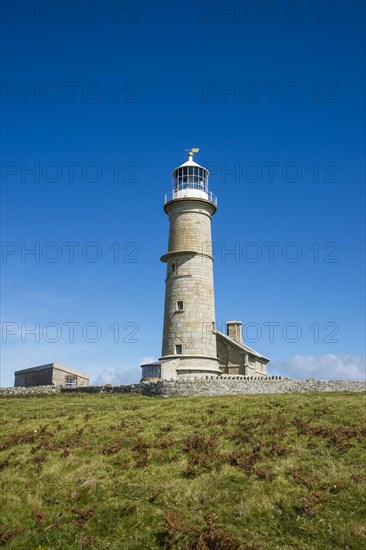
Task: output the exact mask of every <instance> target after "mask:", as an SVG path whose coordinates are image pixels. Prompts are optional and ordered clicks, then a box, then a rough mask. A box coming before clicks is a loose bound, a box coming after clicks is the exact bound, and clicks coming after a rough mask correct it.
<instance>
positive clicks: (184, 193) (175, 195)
mask: <svg viewBox="0 0 366 550" xmlns="http://www.w3.org/2000/svg"><path fill="white" fill-rule="evenodd" d="M182 198H199V199H205V200H207V201H210V202H213V203H214V204H215V205H216V206H217V197H216V195H214V194H213V193H212V191H209V192H206V191H202V190H198V189H191V188H186V189H179V190H178V191H171V192H170V193H167V194H166V195H165V197H164V204H165V203H167V202H169V201H171V200H173V199H182Z"/></svg>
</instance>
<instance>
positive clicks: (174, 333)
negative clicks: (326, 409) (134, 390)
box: [141, 149, 269, 381]
mask: <svg viewBox="0 0 366 550" xmlns="http://www.w3.org/2000/svg"><path fill="white" fill-rule="evenodd" d="M198 151H199V150H198V149H191V151H189V152H188V160H187V162H185V163H184V164H182V165H181V166H178V167H177V168H175V169H174V170H173V172H172V176H173V178H172V179H173V183H172V191H171V192H170V193H169V194H167V195H165V202H164V210H165V213H166V214H167V215H168V216H169V222H170V227H169V244H168V251H167V252H166V254H164V255H163V256H162V257H161V261H162V262H164V263H165V264H166V278H165V307H164V328H163V346H162V355H161V357H160V359H159V360H158V361H155V362H153V363H149V364H146V365H141V368H142V380H145V381H148V380H156V379H163V380H176V379H183V380H184V379H185V378H191V377H192V376H194V377H206V376H207V375H209V376H210V375H216V376H220V377H221V375H223V374H224V375H227V374H228V375H230V374H233V375H239V376H248V375H255V376H256V375H263V374H265V372H266V364H267V363H268V361H269V359H268V358H267V357H265V356H264V355H261V354H260V353H258V352H256V351H255V350H253V349H252V348H249V347H248V346H247V345H245V344H244V343H243V341H242V330H241V328H242V323H241V321H228V322H227V333H226V334H223V333H221V332H219V331H218V330H217V329H216V326H215V300H214V284H213V257H212V240H211V218H212V216H213V215H214V214H215V212H216V210H217V199H216V197H215V195H213V193H211V192H210V191H209V190H208V170H206V168H204V167H203V166H200V165H199V164H197V163H196V162H195V161H194V160H193V156H194V153H197V152H198Z"/></svg>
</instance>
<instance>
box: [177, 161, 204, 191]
mask: <svg viewBox="0 0 366 550" xmlns="http://www.w3.org/2000/svg"><path fill="white" fill-rule="evenodd" d="M183 189H197V190H199V191H204V192H205V193H207V192H208V172H207V170H205V169H204V168H200V167H198V166H183V167H181V168H177V169H176V170H174V172H173V190H174V192H177V191H182V190H183Z"/></svg>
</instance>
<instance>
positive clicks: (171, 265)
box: [170, 264, 177, 275]
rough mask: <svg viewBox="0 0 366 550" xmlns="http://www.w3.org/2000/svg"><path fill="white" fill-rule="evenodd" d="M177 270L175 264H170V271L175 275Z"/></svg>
mask: <svg viewBox="0 0 366 550" xmlns="http://www.w3.org/2000/svg"><path fill="white" fill-rule="evenodd" d="M176 272H177V264H170V273H171V274H172V275H175V274H176Z"/></svg>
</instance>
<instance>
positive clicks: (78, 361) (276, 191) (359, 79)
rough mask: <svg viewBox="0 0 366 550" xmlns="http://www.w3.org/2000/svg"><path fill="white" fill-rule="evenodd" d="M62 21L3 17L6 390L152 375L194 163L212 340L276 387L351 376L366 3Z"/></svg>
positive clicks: (62, 8) (138, 8) (208, 7)
mask: <svg viewBox="0 0 366 550" xmlns="http://www.w3.org/2000/svg"><path fill="white" fill-rule="evenodd" d="M269 4H270V5H269ZM277 4H278V5H277ZM55 6H57V7H55ZM34 9H35V10H36V11H35V12H34V13H31V11H32V10H33V11H34ZM70 9H71V8H70V7H68V6H67V5H65V3H64V2H48V1H44V2H33V1H32V2H3V4H2V82H3V84H2V98H1V100H2V103H1V109H2V149H1V163H2V183H1V186H2V198H3V200H2V241H3V245H2V272H3V275H2V342H3V343H2V380H1V384H2V385H4V386H7V385H12V384H13V372H14V371H15V370H17V369H21V368H28V367H31V366H34V365H40V364H43V363H48V362H52V361H54V362H60V363H64V364H67V365H69V366H72V367H74V368H77V369H80V370H84V371H87V372H88V373H90V375H91V379H92V381H93V382H129V381H137V380H138V379H139V370H138V365H139V364H140V363H141V361H145V360H149V359H150V358H157V357H159V356H160V352H161V337H162V323H163V300H164V278H165V265H164V264H162V263H161V262H160V261H159V258H160V256H161V255H162V254H163V253H164V252H166V249H167V239H168V218H167V217H166V215H165V214H164V212H163V202H164V193H167V192H169V191H170V189H171V176H170V172H171V170H172V169H173V168H174V167H175V166H177V165H178V164H181V163H182V162H184V161H185V160H186V153H185V150H186V149H187V148H190V147H200V149H201V150H200V153H199V154H198V155H197V156H196V158H195V160H197V162H199V163H200V164H203V165H205V166H207V167H208V168H209V170H210V172H211V177H210V189H211V190H212V191H213V192H214V193H215V194H216V195H217V197H218V201H219V209H218V212H217V214H216V215H215V217H214V219H213V227H212V229H213V241H214V251H215V254H214V256H215V264H214V276H215V297H216V320H217V323H218V326H219V328H222V327H223V324H224V322H225V321H227V320H229V319H241V320H242V321H243V325H244V334H243V336H244V340H245V341H246V342H247V343H248V345H249V346H251V347H254V348H255V349H257V350H258V351H259V352H261V353H263V354H264V355H266V356H268V357H270V358H271V363H270V369H271V372H272V373H280V374H284V375H291V376H299V377H306V376H317V377H319V378H356V379H359V378H361V377H362V376H364V353H365V349H364V346H365V339H364V334H365V324H364V303H365V302H364V290H363V280H364V248H365V243H364V237H363V235H364V178H365V174H364V157H365V154H364V153H365V134H364V114H365V113H364V96H365V73H364V66H365V54H364V52H365V48H364V42H365V40H364V39H365V28H364V21H365V17H364V16H365V14H364V11H365V5H364V2H361V1H347V2H343V1H340V2H331V3H329V2H315V3H314V2H308V1H301V2H300V1H297V2H292V3H289V2H278V3H274V4H271V3H268V2H260V1H255V2H251V3H250V4H249V5H248V3H247V2H226V3H225V2H219V1H211V2H208V1H207V2H206V1H204V2H200V1H189V2H187V1H184V2H183V1H179V0H175V1H169V2H168V1H166V2H165V1H156V2H152V1H141V2H138V1H136V2H109V1H108V0H107V1H103V2H101V1H100V2H98V1H97V2H93V3H92V2H87V1H86V2H79V3H78V5H77V6H76V7H75V8H74V12H73V13H72V12H70ZM32 90H33V92H32ZM32 249H33V250H35V252H34V253H33V254H31V253H27V251H29V250H32ZM230 251H232V253H230Z"/></svg>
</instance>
